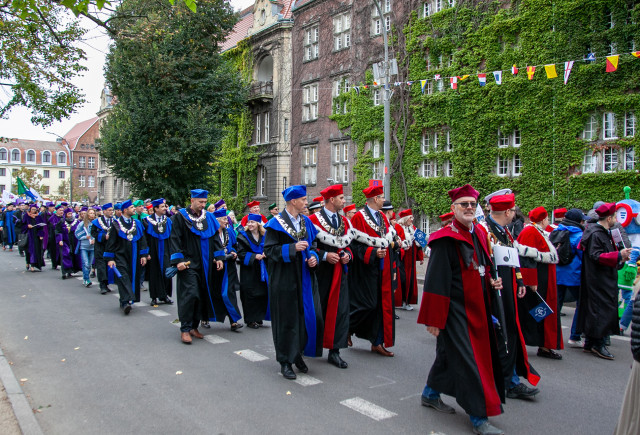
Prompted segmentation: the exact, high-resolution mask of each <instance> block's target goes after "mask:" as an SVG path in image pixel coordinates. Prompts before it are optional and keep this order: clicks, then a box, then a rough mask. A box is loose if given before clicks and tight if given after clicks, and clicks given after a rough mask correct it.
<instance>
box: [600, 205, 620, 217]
mask: <svg viewBox="0 0 640 435" xmlns="http://www.w3.org/2000/svg"><path fill="white" fill-rule="evenodd" d="M596 213H598V216H600V217H601V218H604V217H607V216H613V215H614V214H616V204H615V202H610V203H608V204H602V205H601V206H600V207H598V208H596Z"/></svg>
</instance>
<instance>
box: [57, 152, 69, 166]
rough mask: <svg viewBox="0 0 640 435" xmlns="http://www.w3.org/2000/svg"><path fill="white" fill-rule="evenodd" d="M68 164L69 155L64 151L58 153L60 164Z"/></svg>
mask: <svg viewBox="0 0 640 435" xmlns="http://www.w3.org/2000/svg"><path fill="white" fill-rule="evenodd" d="M66 164H67V155H66V154H65V153H63V152H59V153H58V165H66Z"/></svg>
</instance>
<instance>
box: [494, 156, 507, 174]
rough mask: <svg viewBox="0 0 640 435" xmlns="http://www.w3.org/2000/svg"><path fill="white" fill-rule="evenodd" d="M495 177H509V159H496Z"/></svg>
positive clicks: (501, 157)
mask: <svg viewBox="0 0 640 435" xmlns="http://www.w3.org/2000/svg"><path fill="white" fill-rule="evenodd" d="M496 175H497V176H499V177H506V176H507V175H509V159H508V158H507V157H504V156H498V157H497V161H496Z"/></svg>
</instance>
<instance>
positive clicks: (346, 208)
mask: <svg viewBox="0 0 640 435" xmlns="http://www.w3.org/2000/svg"><path fill="white" fill-rule="evenodd" d="M355 209H356V205H355V204H351V205H348V206H346V207H345V208H343V209H342V210H343V211H344V212H345V213H348V212H350V211H354V210H355Z"/></svg>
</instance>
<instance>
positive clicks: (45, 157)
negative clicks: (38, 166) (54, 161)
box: [42, 151, 51, 165]
mask: <svg viewBox="0 0 640 435" xmlns="http://www.w3.org/2000/svg"><path fill="white" fill-rule="evenodd" d="M42 164H43V165H50V164H51V152H50V151H43V152H42Z"/></svg>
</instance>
